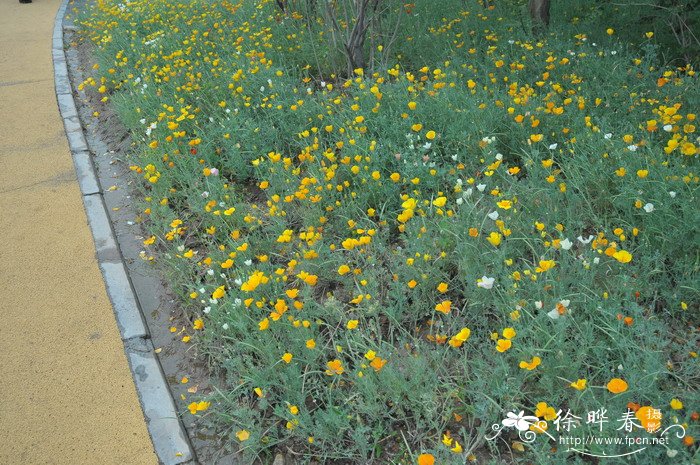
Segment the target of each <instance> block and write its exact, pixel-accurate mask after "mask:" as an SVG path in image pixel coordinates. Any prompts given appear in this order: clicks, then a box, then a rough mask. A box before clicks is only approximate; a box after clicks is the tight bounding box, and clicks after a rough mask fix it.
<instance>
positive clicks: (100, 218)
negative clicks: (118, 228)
mask: <svg viewBox="0 0 700 465" xmlns="http://www.w3.org/2000/svg"><path fill="white" fill-rule="evenodd" d="M78 153H80V152H78ZM83 203H84V204H85V212H86V213H87V217H88V223H90V229H91V230H92V238H93V240H94V241H95V250H96V252H97V258H98V259H99V260H100V261H114V262H116V261H119V260H121V257H120V255H119V249H117V242H116V240H115V239H114V235H113V233H112V228H111V227H110V223H109V217H108V216H107V211H106V210H105V206H104V203H103V202H102V198H101V197H100V196H99V195H87V196H85V197H83Z"/></svg>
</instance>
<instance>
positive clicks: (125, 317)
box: [52, 0, 195, 465]
mask: <svg viewBox="0 0 700 465" xmlns="http://www.w3.org/2000/svg"><path fill="white" fill-rule="evenodd" d="M67 7H68V0H63V2H62V3H61V6H60V8H59V9H58V13H57V14H56V20H55V23H54V30H53V42H52V56H53V66H54V79H55V86H56V99H57V101H58V107H59V110H60V112H61V117H62V118H63V124H64V126H65V131H66V136H67V138H68V143H69V145H70V150H71V155H72V158H73V164H74V166H75V172H76V175H77V178H78V183H79V185H80V191H81V193H82V197H83V204H84V206H85V213H86V214H87V218H88V222H89V224H90V229H91V230H92V236H93V239H94V243H95V250H96V254H97V260H98V263H99V266H100V270H101V271H102V277H103V278H104V282H105V286H106V289H107V293H108V295H109V298H110V301H111V302H112V307H113V309H114V314H115V317H116V321H117V325H118V326H119V330H120V333H121V338H122V342H123V343H124V351H125V353H126V356H127V359H128V361H129V366H130V368H131V374H132V377H133V379H134V385H135V386H136V391H137V393H138V396H139V400H140V402H141V408H142V409H143V414H144V417H145V418H146V422H147V425H148V431H149V434H150V436H151V440H152V442H153V447H154V449H155V452H156V455H157V457H158V460H159V462H160V463H162V464H165V465H178V464H193V463H195V456H194V453H193V451H192V447H191V445H190V443H189V440H188V437H187V433H186V432H185V429H184V427H183V425H182V423H181V422H180V420H179V417H178V413H177V410H176V408H175V402H174V401H173V398H172V396H171V393H170V390H169V388H168V383H167V382H166V379H165V375H164V374H163V370H162V368H161V366H160V362H159V361H158V358H157V357H156V355H155V352H154V347H153V343H152V342H151V339H150V335H149V332H148V328H147V325H146V323H145V321H146V320H145V318H144V316H143V313H142V309H141V306H140V304H139V301H138V297H137V296H136V294H135V293H134V289H133V286H132V283H131V279H130V277H129V275H128V268H127V267H126V265H125V263H124V260H123V257H122V254H121V250H120V247H119V243H118V241H117V239H116V236H115V234H114V231H113V229H112V226H111V224H110V220H109V215H108V212H107V208H106V206H105V201H104V198H103V191H102V188H101V186H100V182H99V178H98V176H97V174H96V172H95V167H94V165H93V161H92V159H91V155H90V150H89V147H88V144H87V141H86V139H85V136H84V134H83V128H82V126H81V123H80V118H79V117H78V111H77V107H76V105H75V100H74V98H73V90H72V88H71V83H70V79H69V76H68V66H67V60H66V55H65V51H64V42H63V23H64V16H65V13H66V8H67Z"/></svg>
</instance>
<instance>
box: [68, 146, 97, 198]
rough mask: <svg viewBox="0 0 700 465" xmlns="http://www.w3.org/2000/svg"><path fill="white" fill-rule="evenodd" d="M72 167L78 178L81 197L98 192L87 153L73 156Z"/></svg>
mask: <svg viewBox="0 0 700 465" xmlns="http://www.w3.org/2000/svg"><path fill="white" fill-rule="evenodd" d="M73 165H74V166H75V173H76V174H77V176H78V184H80V191H81V192H82V193H83V195H91V194H96V193H98V192H100V184H99V182H98V181H97V177H96V176H95V169H94V168H93V166H92V160H91V155H90V153H89V152H76V153H74V154H73Z"/></svg>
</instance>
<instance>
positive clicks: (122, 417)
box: [0, 0, 157, 465]
mask: <svg viewBox="0 0 700 465" xmlns="http://www.w3.org/2000/svg"><path fill="white" fill-rule="evenodd" d="M58 7H59V1H58V0H34V3H32V4H28V5H21V4H19V3H18V1H17V0H1V1H0V373H1V376H2V380H1V381H0V464H2V465H15V464H18V465H19V464H31V465H39V464H51V465H60V464H70V465H93V464H95V465H107V464H119V465H123V464H155V463H157V459H156V457H155V454H154V452H153V446H152V444H151V440H150V438H149V436H148V431H147V429H146V425H145V422H144V418H143V413H142V411H141V407H140V406H139V401H138V398H137V395H136V391H135V388H134V383H133V380H132V377H131V372H130V371H129V367H128V364H127V361H126V357H125V355H124V349H123V345H122V342H121V339H120V336H119V330H118V329H117V325H116V322H115V319H114V314H113V313H112V308H111V304H110V302H109V298H108V297H107V294H106V291H105V286H104V283H103V281H102V275H101V274H100V270H99V268H98V265H97V261H96V259H95V250H94V246H93V242H92V235H91V233H90V229H89V227H88V225H87V220H86V217H85V213H84V210H83V204H82V199H81V195H80V190H79V188H78V183H77V182H76V178H75V173H74V171H73V164H72V160H71V156H70V152H69V149H68V143H67V140H66V138H65V135H64V132H63V123H62V120H61V119H60V116H59V112H58V108H57V104H56V97H55V95H54V84H53V65H52V61H51V36H52V32H53V23H54V16H55V14H56V11H57V10H58Z"/></svg>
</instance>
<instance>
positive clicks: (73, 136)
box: [66, 130, 88, 152]
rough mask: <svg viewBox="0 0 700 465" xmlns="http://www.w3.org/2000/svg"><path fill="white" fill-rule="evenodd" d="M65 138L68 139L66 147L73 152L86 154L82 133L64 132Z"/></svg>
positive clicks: (86, 148)
mask: <svg viewBox="0 0 700 465" xmlns="http://www.w3.org/2000/svg"><path fill="white" fill-rule="evenodd" d="M66 137H67V138H68V145H69V146H70V149H71V151H73V152H87V150H88V146H87V142H85V136H84V135H83V131H82V130H81V131H70V132H68V131H66Z"/></svg>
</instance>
